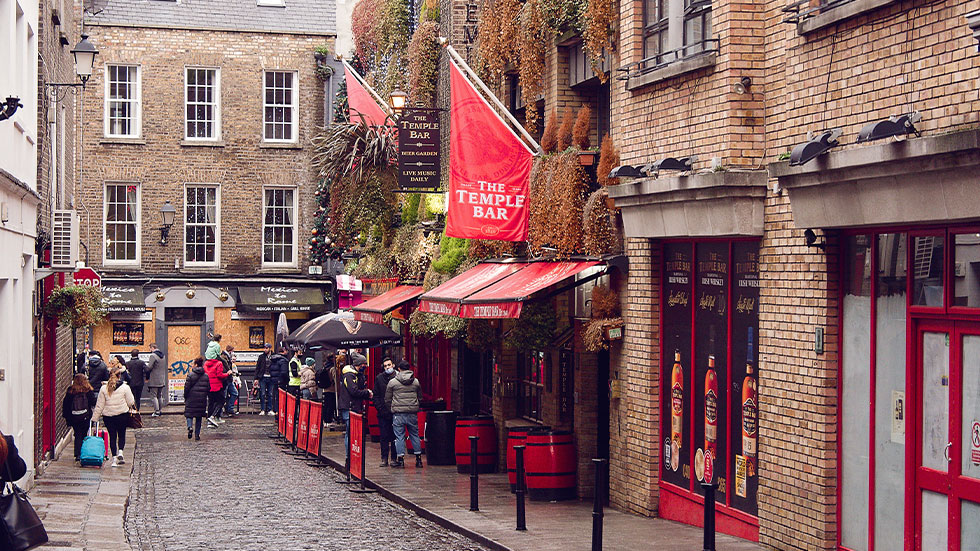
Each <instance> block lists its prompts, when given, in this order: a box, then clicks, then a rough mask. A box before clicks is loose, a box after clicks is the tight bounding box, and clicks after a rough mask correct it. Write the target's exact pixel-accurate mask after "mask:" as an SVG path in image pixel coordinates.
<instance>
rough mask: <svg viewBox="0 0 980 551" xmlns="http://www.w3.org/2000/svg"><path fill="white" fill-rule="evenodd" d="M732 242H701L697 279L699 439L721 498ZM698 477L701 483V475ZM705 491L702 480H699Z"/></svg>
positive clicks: (696, 411) (696, 427)
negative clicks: (730, 249) (729, 254)
mask: <svg viewBox="0 0 980 551" xmlns="http://www.w3.org/2000/svg"><path fill="white" fill-rule="evenodd" d="M728 247H729V244H728V243H725V242H718V243H698V244H697V246H696V252H695V254H696V259H695V270H696V271H695V281H694V333H695V336H694V338H695V354H694V369H693V370H694V385H693V388H694V444H693V447H694V448H695V449H696V451H697V450H699V451H700V452H701V453H700V454H697V455H698V456H701V457H703V456H704V454H705V453H706V452H711V457H712V458H713V459H714V465H713V470H714V472H715V473H716V476H715V480H716V481H717V482H718V491H717V496H716V497H717V499H718V501H720V502H724V500H725V497H724V496H725V493H726V491H727V490H728V488H727V480H726V479H725V477H724V474H725V473H724V469H719V468H718V466H719V465H721V466H724V465H725V464H726V462H727V461H728V458H727V454H726V452H725V450H726V446H727V445H728V438H727V431H728V428H727V412H728V392H727V390H728V384H729V383H728V380H729V379H728V339H727V335H728V276H729V258H728ZM698 482H701V481H700V480H698ZM695 489H696V490H697V491H698V492H699V493H703V492H702V490H701V487H700V485H695Z"/></svg>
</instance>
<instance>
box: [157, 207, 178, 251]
mask: <svg viewBox="0 0 980 551" xmlns="http://www.w3.org/2000/svg"><path fill="white" fill-rule="evenodd" d="M160 216H161V217H162V218H163V225H162V226H160V244H161V245H166V244H167V237H168V236H169V235H170V227H171V226H173V225H174V218H176V217H177V209H175V208H174V206H173V205H171V204H170V201H167V202H166V203H164V204H163V206H162V207H160Z"/></svg>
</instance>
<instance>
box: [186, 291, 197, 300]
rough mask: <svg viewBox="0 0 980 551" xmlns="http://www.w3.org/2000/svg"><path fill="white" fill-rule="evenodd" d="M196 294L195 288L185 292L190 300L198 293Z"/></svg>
mask: <svg viewBox="0 0 980 551" xmlns="http://www.w3.org/2000/svg"><path fill="white" fill-rule="evenodd" d="M196 294H197V293H195V292H194V289H188V290H187V292H186V293H184V296H185V297H187V299H188V300H190V299H192V298H194V295H196Z"/></svg>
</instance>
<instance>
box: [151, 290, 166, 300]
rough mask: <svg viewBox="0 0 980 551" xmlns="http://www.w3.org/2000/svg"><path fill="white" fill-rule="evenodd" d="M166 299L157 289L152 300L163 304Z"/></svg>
mask: <svg viewBox="0 0 980 551" xmlns="http://www.w3.org/2000/svg"><path fill="white" fill-rule="evenodd" d="M166 298H167V295H165V294H164V293H163V291H162V290H160V289H157V294H155V295H153V300H155V301H157V302H163V301H164V300H166Z"/></svg>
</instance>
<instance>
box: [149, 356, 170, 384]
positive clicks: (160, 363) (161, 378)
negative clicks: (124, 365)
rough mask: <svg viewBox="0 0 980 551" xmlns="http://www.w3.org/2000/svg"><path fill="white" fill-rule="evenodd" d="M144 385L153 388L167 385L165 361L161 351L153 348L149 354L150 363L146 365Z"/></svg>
mask: <svg viewBox="0 0 980 551" xmlns="http://www.w3.org/2000/svg"><path fill="white" fill-rule="evenodd" d="M146 386H148V387H150V388H153V387H159V386H167V361H166V360H164V359H163V352H161V351H159V350H154V351H153V353H152V354H150V363H148V364H147V366H146Z"/></svg>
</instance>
